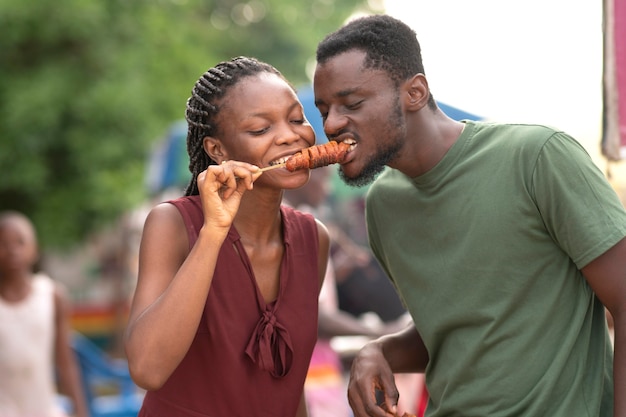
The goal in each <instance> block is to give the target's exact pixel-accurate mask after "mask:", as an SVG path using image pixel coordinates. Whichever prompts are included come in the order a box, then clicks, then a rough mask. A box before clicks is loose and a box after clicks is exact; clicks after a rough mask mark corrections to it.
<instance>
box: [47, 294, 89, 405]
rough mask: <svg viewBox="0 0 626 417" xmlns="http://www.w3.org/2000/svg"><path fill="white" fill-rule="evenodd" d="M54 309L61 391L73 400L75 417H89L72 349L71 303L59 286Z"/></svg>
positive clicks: (55, 354) (55, 350) (55, 352)
mask: <svg viewBox="0 0 626 417" xmlns="http://www.w3.org/2000/svg"><path fill="white" fill-rule="evenodd" d="M54 307H55V317H54V327H55V338H54V358H55V365H56V369H57V372H58V375H59V385H60V388H61V391H62V392H63V393H64V394H66V395H67V396H68V397H69V398H70V399H71V400H72V404H73V405H74V415H75V416H76V417H88V416H89V409H88V407H87V399H86V397H85V393H84V391H83V385H82V381H81V376H80V370H79V367H78V363H77V359H76V356H75V354H74V351H73V350H72V347H71V346H72V341H71V328H70V319H69V302H68V299H67V296H66V294H65V290H64V288H62V287H61V286H60V285H59V284H56V285H55V292H54Z"/></svg>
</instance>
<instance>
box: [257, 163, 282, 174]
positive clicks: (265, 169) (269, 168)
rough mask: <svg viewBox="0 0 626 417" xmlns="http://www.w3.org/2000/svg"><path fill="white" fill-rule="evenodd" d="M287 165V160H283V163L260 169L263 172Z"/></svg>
mask: <svg viewBox="0 0 626 417" xmlns="http://www.w3.org/2000/svg"><path fill="white" fill-rule="evenodd" d="M285 165H286V163H285V162H283V163H282V164H276V165H270V166H268V167H265V168H261V169H260V171H261V172H265V171H269V170H272V169H276V168H282V167H284V166H285Z"/></svg>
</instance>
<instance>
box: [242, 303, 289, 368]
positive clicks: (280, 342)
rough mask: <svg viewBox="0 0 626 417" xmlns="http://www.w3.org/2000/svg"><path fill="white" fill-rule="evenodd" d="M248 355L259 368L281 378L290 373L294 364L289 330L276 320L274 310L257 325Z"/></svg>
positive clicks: (268, 312)
mask: <svg viewBox="0 0 626 417" xmlns="http://www.w3.org/2000/svg"><path fill="white" fill-rule="evenodd" d="M246 354H247V355H248V356H249V357H250V359H252V362H254V363H255V364H256V365H257V366H258V367H259V368H261V369H262V370H264V371H268V372H269V373H270V374H271V375H272V376H274V377H277V378H280V377H284V376H285V375H287V373H289V370H290V369H291V364H292V362H293V346H292V344H291V337H290V336H289V332H288V331H287V329H286V328H285V327H284V326H283V325H282V324H280V323H279V322H278V321H277V320H276V316H275V315H274V312H273V311H272V310H266V311H265V312H264V313H263V316H261V319H260V320H259V322H258V323H257V326H256V328H255V329H254V332H253V333H252V336H251V337H250V340H249V341H248V346H247V347H246Z"/></svg>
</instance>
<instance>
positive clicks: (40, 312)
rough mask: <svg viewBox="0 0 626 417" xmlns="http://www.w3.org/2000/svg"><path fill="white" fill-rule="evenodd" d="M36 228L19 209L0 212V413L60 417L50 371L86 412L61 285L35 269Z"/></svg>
mask: <svg viewBox="0 0 626 417" xmlns="http://www.w3.org/2000/svg"><path fill="white" fill-rule="evenodd" d="M37 261H38V247H37V237H36V232H35V228H34V227H33V225H32V223H31V222H30V220H29V219H28V218H27V217H26V216H24V215H22V214H21V213H18V212H13V211H5V212H0V417H64V416H65V415H66V414H65V413H64V411H63V410H62V409H61V408H60V406H59V405H58V403H57V396H56V394H57V393H56V385H55V370H56V371H57V375H58V377H59V383H60V387H61V388H62V392H63V393H64V394H66V395H67V396H68V397H69V399H70V400H71V401H72V405H73V407H74V411H75V413H74V415H75V416H76V417H87V416H88V408H87V403H86V400H85V397H84V395H83V390H82V385H81V382H80V374H79V370H78V365H77V362H76V358H75V356H74V352H73V351H72V349H71V345H70V343H71V342H70V337H71V332H70V324H69V315H68V313H69V303H68V300H67V298H66V295H65V292H64V289H63V288H62V287H61V285H59V284H58V283H56V282H54V281H53V280H52V279H51V278H50V277H48V276H47V275H45V274H43V273H40V272H36V271H35V265H36V264H37Z"/></svg>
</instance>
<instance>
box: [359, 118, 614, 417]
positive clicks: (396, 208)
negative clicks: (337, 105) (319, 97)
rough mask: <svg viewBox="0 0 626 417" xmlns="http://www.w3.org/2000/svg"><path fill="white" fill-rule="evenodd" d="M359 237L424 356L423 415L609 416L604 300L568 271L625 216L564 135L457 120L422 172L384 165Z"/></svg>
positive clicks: (594, 251) (604, 243)
mask: <svg viewBox="0 0 626 417" xmlns="http://www.w3.org/2000/svg"><path fill="white" fill-rule="evenodd" d="M366 215H367V223H368V233H369V238H370V243H371V246H372V249H373V251H374V253H375V254H376V256H377V258H378V260H379V261H380V263H381V264H382V265H383V267H384V268H385V270H386V271H387V273H388V275H389V276H390V278H391V279H392V280H393V282H394V284H395V285H396V286H397V288H398V290H399V292H400V294H401V297H402V299H403V301H404V302H405V304H406V306H407V308H408V309H409V311H410V312H411V314H412V316H413V319H414V321H415V324H416V326H417V329H418V331H419V333H420V335H421V336H422V338H423V340H424V342H425V344H426V347H427V349H428V352H429V359H430V360H429V364H428V367H427V369H426V382H427V387H428V390H429V393H430V402H429V405H428V411H427V416H437V417H440V416H477V417H484V416H489V417H500V416H542V417H545V416H550V417H576V416H611V415H612V407H613V405H612V399H613V379H612V364H613V353H612V347H611V345H610V340H609V337H608V332H607V326H606V319H605V314H604V307H603V306H602V305H601V303H600V302H599V300H598V299H597V298H596V297H595V295H594V293H593V292H592V290H591V289H590V287H589V286H588V284H587V283H586V281H585V279H584V277H583V276H582V274H581V272H580V270H579V269H580V268H582V267H584V266H585V265H586V264H588V263H589V262H590V261H592V260H593V259H595V258H596V257H598V256H599V255H601V254H602V253H604V252H605V251H606V250H607V249H609V248H611V247H612V246H613V245H615V244H616V243H617V242H619V241H620V240H621V239H622V238H623V237H624V236H626V212H625V210H624V207H623V205H622V204H621V202H620V201H619V199H618V197H617V195H616V193H615V192H614V190H613V189H612V188H611V187H610V185H609V184H608V182H607V181H606V179H605V177H604V176H603V174H602V172H601V171H600V170H599V169H598V168H597V167H596V166H595V165H594V164H593V162H592V160H591V159H590V157H589V155H588V154H587V153H586V152H585V150H584V149H583V148H582V147H581V146H580V144H578V143H577V142H576V141H575V140H574V139H572V138H571V137H570V136H568V135H566V134H565V133H563V132H560V131H556V130H553V129H550V128H547V127H545V126H531V125H504V124H491V123H480V122H466V126H465V129H464V131H463V133H462V134H461V136H460V137H459V139H458V141H457V142H456V143H455V144H454V146H453V147H452V148H451V149H450V150H449V151H448V152H447V154H446V155H445V156H444V158H443V159H442V160H441V161H440V162H439V163H438V164H437V165H436V166H435V167H434V168H432V169H431V170H430V171H428V172H427V173H425V174H424V175H421V176H419V177H417V178H409V177H407V176H405V175H403V174H402V173H400V172H399V171H397V170H393V169H388V170H386V171H385V172H384V173H383V174H382V175H381V176H380V177H379V178H378V179H377V180H376V182H375V183H374V184H373V185H372V187H371V188H370V191H369V193H368V196H367V206H366Z"/></svg>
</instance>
